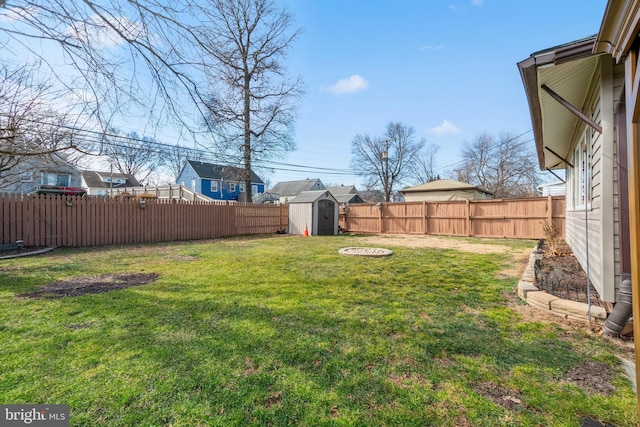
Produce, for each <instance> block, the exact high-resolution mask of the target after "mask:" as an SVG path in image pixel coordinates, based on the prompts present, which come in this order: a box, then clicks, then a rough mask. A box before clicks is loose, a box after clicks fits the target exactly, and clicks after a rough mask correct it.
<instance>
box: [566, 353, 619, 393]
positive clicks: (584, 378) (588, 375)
mask: <svg viewBox="0 0 640 427" xmlns="http://www.w3.org/2000/svg"><path fill="white" fill-rule="evenodd" d="M612 379H613V369H612V368H611V366H609V365H607V364H606V363H604V362H596V361H587V362H583V363H580V364H579V365H577V366H574V367H573V368H572V369H571V370H570V371H569V373H568V374H567V380H568V381H569V382H571V383H572V384H575V385H576V386H578V387H580V388H583V389H585V390H587V391H589V392H591V393H599V394H604V395H607V396H609V395H611V394H613V392H614V391H615V390H616V388H615V386H614V385H613V384H611V380H612Z"/></svg>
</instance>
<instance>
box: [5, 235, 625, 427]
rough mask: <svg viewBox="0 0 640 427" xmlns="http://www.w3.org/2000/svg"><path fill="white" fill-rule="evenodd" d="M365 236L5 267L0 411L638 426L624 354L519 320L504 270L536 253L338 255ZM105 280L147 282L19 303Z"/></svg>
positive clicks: (150, 419)
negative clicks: (585, 377) (34, 406)
mask: <svg viewBox="0 0 640 427" xmlns="http://www.w3.org/2000/svg"><path fill="white" fill-rule="evenodd" d="M363 239H364V237H362V236H347V235H343V236H335V237H333V236H332V237H311V238H304V237H278V238H276V237H264V238H252V239H230V240H217V241H215V242H213V241H206V242H187V243H174V244H157V245H140V246H118V247H109V248H93V249H59V250H56V251H54V252H51V253H49V254H47V255H41V256H36V257H27V258H18V259H12V260H4V261H0V403H47V404H69V405H70V407H71V425H87V426H93V425H108V426H160V425H172V426H209V425H221V426H227V425H306V426H318V425H349V426H351V425H359V426H375V425H394V426H400V425H402V426H413V425H415V426H579V425H580V420H581V419H582V418H583V417H590V418H593V419H597V420H600V421H601V422H603V423H609V424H612V425H615V426H618V427H621V426H635V425H636V423H637V419H636V397H635V395H634V394H633V391H632V389H631V387H630V384H629V382H628V381H627V380H626V378H625V377H624V376H623V374H622V371H621V369H620V368H619V367H618V359H617V355H622V356H625V357H627V358H629V357H630V351H631V350H629V349H628V348H626V347H624V346H619V345H615V344H613V343H611V342H610V341H608V340H605V339H603V338H602V337H600V336H599V335H597V334H592V333H589V330H588V327H583V328H581V327H575V326H570V325H565V324H562V322H561V321H558V323H550V322H544V321H536V320H531V319H532V318H531V317H528V316H524V315H523V314H522V313H523V312H524V311H526V310H531V309H530V308H528V307H523V306H522V305H520V304H521V302H518V300H517V298H515V297H514V295H515V294H516V286H517V282H518V278H517V277H516V276H515V275H513V274H511V275H505V274H504V271H506V270H512V271H513V270H514V269H516V268H518V267H520V266H521V261H517V259H516V258H514V256H513V254H515V253H519V254H522V253H523V250H524V249H527V248H532V247H533V246H534V245H535V242H532V241H509V240H483V241H481V243H483V244H493V245H502V246H505V247H507V248H508V249H509V252H506V253H503V254H495V253H493V254H474V253H470V252H461V251H456V250H451V249H433V248H407V247H396V246H386V247H388V248H389V249H392V250H393V251H394V254H393V255H392V256H390V257H382V258H365V257H345V256H341V255H339V254H338V249H340V248H342V247H346V246H362V245H363V244H362V241H363ZM469 241H471V240H469ZM474 241H475V242H479V240H478V239H475V240H474ZM521 258H522V256H520V259H521ZM108 273H157V274H159V278H158V279H157V280H156V281H155V282H153V283H151V284H147V285H142V286H136V287H130V288H127V289H123V290H116V291H111V292H107V293H99V294H92V295H84V296H79V297H67V298H59V299H44V298H43V299H33V298H26V297H20V296H19V295H21V294H25V293H29V292H34V291H35V290H36V289H37V288H38V287H40V286H42V285H46V284H48V283H51V282H55V281H61V280H66V279H71V278H78V277H81V276H98V275H102V274H108ZM527 319H529V320H527ZM586 362H597V363H599V364H600V366H601V367H602V366H604V367H606V368H608V369H606V370H610V371H611V372H612V373H613V376H612V378H611V380H610V382H611V384H612V385H613V386H615V390H614V391H612V392H611V393H605V392H598V391H594V390H591V389H589V388H587V387H579V386H578V385H576V384H575V383H574V382H572V381H569V380H568V375H569V372H570V371H571V370H572V368H574V367H576V366H581V365H584V364H585V363H586ZM598 370H602V369H598Z"/></svg>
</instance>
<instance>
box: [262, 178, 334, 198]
mask: <svg viewBox="0 0 640 427" xmlns="http://www.w3.org/2000/svg"><path fill="white" fill-rule="evenodd" d="M325 189H326V188H325V186H324V184H323V183H322V181H320V180H319V179H318V178H315V179H302V180H299V181H282V182H279V183H277V184H276V185H274V186H273V188H272V189H270V190H269V191H268V193H270V194H272V195H274V196H275V197H277V198H278V201H279V202H280V203H289V202H290V201H291V200H293V199H294V198H295V197H296V196H297V195H298V194H300V193H302V192H303V191H318V190H325Z"/></svg>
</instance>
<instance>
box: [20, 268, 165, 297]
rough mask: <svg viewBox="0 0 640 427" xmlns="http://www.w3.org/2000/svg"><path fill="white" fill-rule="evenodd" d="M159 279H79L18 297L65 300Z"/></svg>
mask: <svg viewBox="0 0 640 427" xmlns="http://www.w3.org/2000/svg"><path fill="white" fill-rule="evenodd" d="M158 277H159V274H157V273H132V274H105V275H103V276H90V277H78V278H73V279H69V280H62V281H59V282H54V283H50V284H48V285H44V286H42V287H40V288H39V289H38V290H37V291H35V292H32V293H28V294H21V295H18V296H19V297H23V298H48V299H54V298H64V297H77V296H80V295H86V294H98V293H102V292H109V291H113V290H116V289H125V288H128V287H131V286H140V285H146V284H148V283H151V282H154V281H155V280H156V279H157V278H158Z"/></svg>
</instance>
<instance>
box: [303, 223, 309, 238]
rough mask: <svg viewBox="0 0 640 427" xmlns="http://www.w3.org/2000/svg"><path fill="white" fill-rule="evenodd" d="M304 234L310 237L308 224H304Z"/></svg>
mask: <svg viewBox="0 0 640 427" xmlns="http://www.w3.org/2000/svg"><path fill="white" fill-rule="evenodd" d="M304 235H305V237H309V229H307V224H305V225H304Z"/></svg>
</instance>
